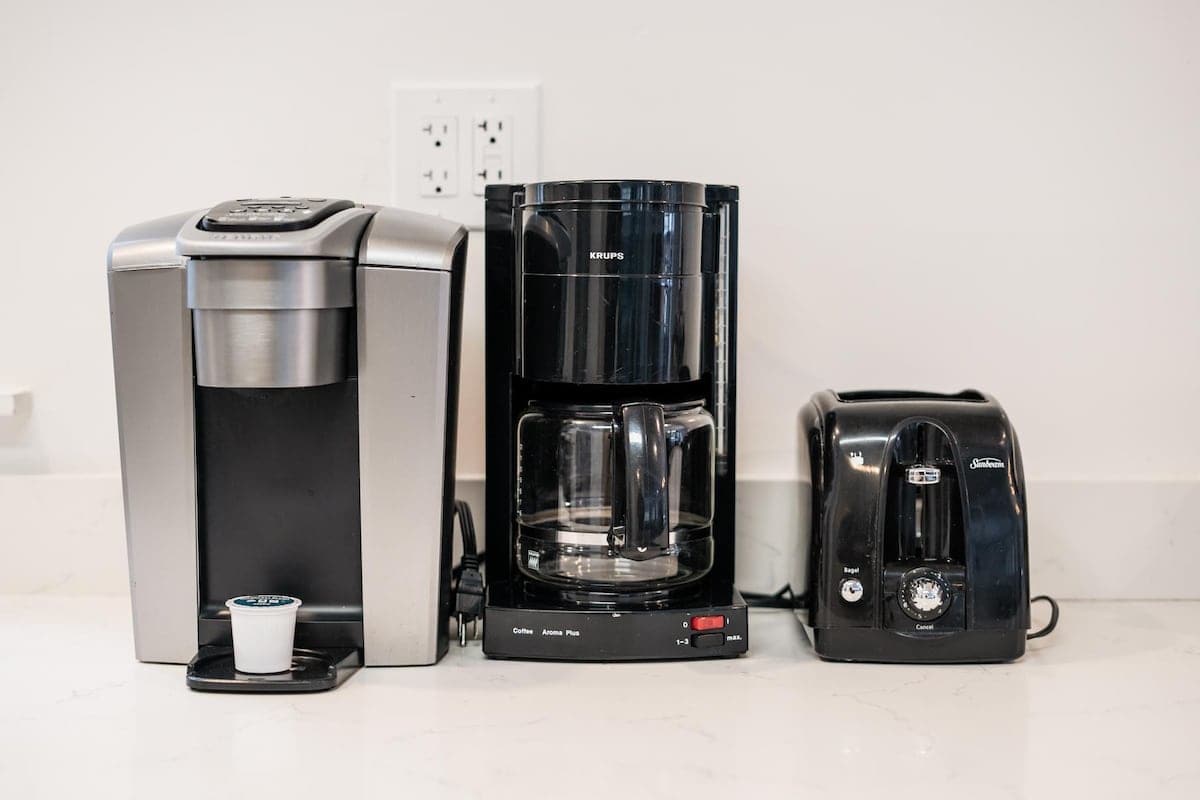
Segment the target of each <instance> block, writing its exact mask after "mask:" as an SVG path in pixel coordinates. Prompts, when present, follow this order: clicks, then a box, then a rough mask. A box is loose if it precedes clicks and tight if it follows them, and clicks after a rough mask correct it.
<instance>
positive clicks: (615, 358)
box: [483, 180, 747, 661]
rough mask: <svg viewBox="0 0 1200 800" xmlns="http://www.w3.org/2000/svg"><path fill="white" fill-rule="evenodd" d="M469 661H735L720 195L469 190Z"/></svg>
mask: <svg viewBox="0 0 1200 800" xmlns="http://www.w3.org/2000/svg"><path fill="white" fill-rule="evenodd" d="M486 197H487V217H486V230H487V241H486V246H487V287H486V311H487V321H486V328H487V382H486V383H487V476H488V480H487V532H486V536H487V570H488V596H487V603H486V608H485V615H484V620H485V622H484V640H483V649H484V652H485V653H487V654H488V655H490V656H494V657H500V658H539V659H564V660H585V661H618V660H635V659H667V658H703V657H714V656H736V655H738V654H741V653H744V652H746V649H747V620H746V605H745V603H744V601H743V600H742V598H741V597H740V595H739V594H738V593H737V591H736V589H734V587H733V553H734V520H733V516H734V476H735V469H734V465H735V458H734V452H735V451H734V441H735V437H734V432H735V428H736V426H735V419H734V408H735V394H734V386H735V378H736V373H737V370H736V359H735V336H736V306H737V304H736V297H737V295H736V274H737V188H736V187H732V186H705V185H703V184H699V183H677V182H669V181H644V180H612V181H567V182H553V183H535V184H528V185H522V186H509V185H502V186H489V187H487V195H486Z"/></svg>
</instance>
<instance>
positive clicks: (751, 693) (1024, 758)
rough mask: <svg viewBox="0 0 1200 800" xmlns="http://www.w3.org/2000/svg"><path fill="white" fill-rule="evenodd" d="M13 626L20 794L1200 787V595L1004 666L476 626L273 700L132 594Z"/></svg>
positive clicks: (764, 626)
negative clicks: (736, 650) (648, 647)
mask: <svg viewBox="0 0 1200 800" xmlns="http://www.w3.org/2000/svg"><path fill="white" fill-rule="evenodd" d="M1038 611H1042V609H1038ZM1038 624H1040V621H1038ZM0 631H3V633H4V645H3V649H2V651H0V787H2V788H0V794H3V796H5V797H13V798H18V797H19V798H22V800H27V799H28V798H37V797H55V798H63V797H74V796H100V797H110V796H111V797H155V798H161V797H172V798H180V797H204V798H220V797H226V796H227V797H254V798H268V797H283V796H295V797H321V796H329V797H336V798H350V797H360V796H383V795H386V796H389V797H400V798H407V797H412V798H436V797H447V798H450V797H453V798H463V797H475V796H487V797H489V798H508V797H514V798H516V797H520V798H526V799H527V798H567V797H569V798H573V799H574V798H590V797H613V798H620V800H628V799H629V798H637V797H662V798H665V797H683V796H687V797H689V798H693V797H751V796H762V797H774V796H782V795H781V794H780V793H781V792H787V793H789V795H790V796H799V795H807V796H830V795H832V794H833V793H835V792H837V793H838V794H839V796H849V797H861V796H867V795H870V794H874V795H876V796H878V795H879V793H880V792H894V791H895V790H898V789H903V790H906V791H912V792H914V793H915V792H916V791H918V789H920V790H922V794H925V793H928V796H934V797H936V796H938V793H941V792H954V793H955V794H956V795H960V796H964V797H970V798H972V800H979V799H981V798H993V797H996V798H999V797H1079V796H1088V797H1122V798H1128V797H1146V796H1154V797H1158V798H1162V797H1188V798H1194V797H1200V758H1197V755H1196V753H1197V751H1196V747H1197V743H1198V742H1200V603H1196V602H1158V603H1139V602H1121V603H1101V602H1075V603H1064V604H1063V609H1062V621H1061V623H1060V625H1059V628H1058V631H1056V632H1055V633H1054V634H1053V635H1051V636H1050V637H1048V638H1046V639H1039V640H1036V641H1034V642H1031V643H1030V647H1029V651H1028V653H1027V654H1026V656H1025V658H1024V659H1023V660H1022V661H1020V662H1018V663H1015V664H1008V665H1001V666H995V665H993V666H970V667H945V666H940V667H919V666H883V665H858V664H830V663H824V662H821V661H819V660H818V659H816V658H815V657H814V656H813V654H812V651H811V649H810V648H809V646H808V643H807V640H806V638H805V636H804V634H803V629H802V628H801V627H800V626H799V625H798V624H797V623H796V622H795V620H794V618H793V617H791V615H789V614H788V613H787V612H782V611H768V610H761V611H755V612H754V614H753V617H752V619H751V650H752V652H751V655H749V656H747V657H743V658H740V659H735V660H724V661H697V662H674V663H648V664H610V665H604V664H553V663H536V662H511V661H510V662H505V661H490V660H487V659H485V658H484V657H483V654H482V652H481V650H480V646H479V643H478V642H477V641H476V642H472V643H471V644H470V645H469V646H468V647H466V648H465V649H460V648H458V647H457V646H452V647H451V651H450V654H449V655H448V656H447V657H446V658H445V659H444V660H443V661H442V663H441V664H439V665H438V666H437V667H417V668H393V669H365V670H361V671H360V672H359V673H358V674H357V675H355V676H353V677H352V678H351V679H350V680H349V681H348V682H347V683H346V684H345V685H343V686H342V687H341V688H339V689H337V690H335V691H333V692H328V693H324V694H314V695H281V696H266V695H253V696H236V695H214V694H203V693H199V692H193V691H190V690H188V689H187V688H185V686H184V673H183V667H180V666H164V665H151V664H139V663H137V662H136V661H134V658H133V644H132V635H131V631H130V622H129V608H128V602H127V601H125V600H124V599H122V598H114V597H99V598H67V597H54V596H8V597H3V596H0ZM910 796H916V795H915V794H914V795H910Z"/></svg>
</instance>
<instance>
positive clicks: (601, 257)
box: [588, 250, 625, 261]
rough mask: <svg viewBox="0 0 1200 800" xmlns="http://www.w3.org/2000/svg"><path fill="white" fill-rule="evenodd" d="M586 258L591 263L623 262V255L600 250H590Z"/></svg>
mask: <svg viewBox="0 0 1200 800" xmlns="http://www.w3.org/2000/svg"><path fill="white" fill-rule="evenodd" d="M588 258H590V259H591V260H592V261H624V260H625V254H624V253H610V252H607V251H602V250H592V251H590V252H589V253H588Z"/></svg>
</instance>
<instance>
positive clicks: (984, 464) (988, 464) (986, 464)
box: [971, 456, 1004, 469]
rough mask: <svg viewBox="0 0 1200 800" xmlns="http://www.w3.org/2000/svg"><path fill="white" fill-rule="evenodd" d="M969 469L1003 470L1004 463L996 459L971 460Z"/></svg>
mask: <svg viewBox="0 0 1200 800" xmlns="http://www.w3.org/2000/svg"><path fill="white" fill-rule="evenodd" d="M971 469H1004V462H1003V461H1001V460H1000V459H998V458H991V457H990V456H989V457H987V458H972V459H971Z"/></svg>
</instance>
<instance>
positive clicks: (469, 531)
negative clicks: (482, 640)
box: [453, 500, 483, 647]
mask: <svg viewBox="0 0 1200 800" xmlns="http://www.w3.org/2000/svg"><path fill="white" fill-rule="evenodd" d="M454 515H455V516H456V517H458V530H459V532H460V533H461V534H462V544H463V555H462V560H461V561H460V562H459V565H458V567H457V568H456V569H455V570H454V575H453V577H454V578H455V582H454V608H455V613H456V614H457V616H458V645H459V647H466V646H467V623H470V625H471V638H472V639H474V638H475V629H476V622H477V621H478V620H479V619H480V617H482V616H483V573H482V572H480V571H479V564H480V562H481V559H482V553H479V552H478V551H477V549H476V545H475V519H474V518H473V517H472V516H471V507H470V506H469V505H467V503H466V501H464V500H455V501H454Z"/></svg>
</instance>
